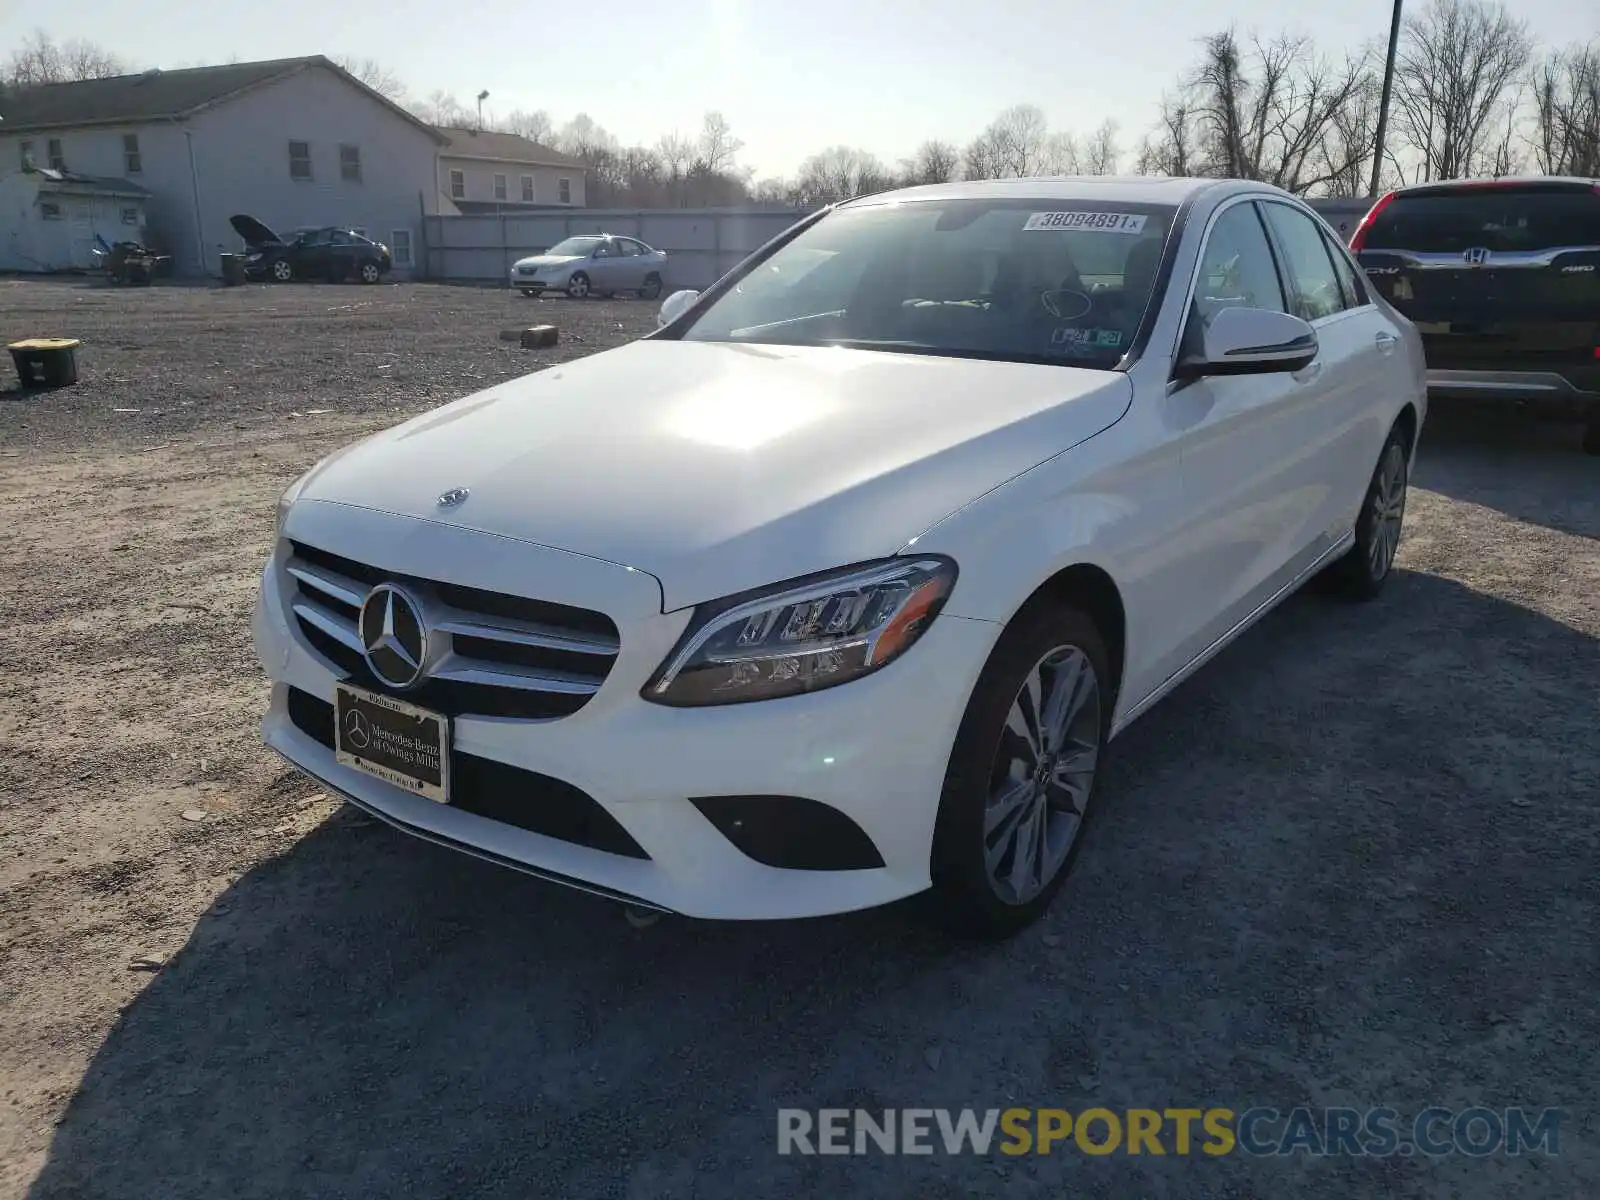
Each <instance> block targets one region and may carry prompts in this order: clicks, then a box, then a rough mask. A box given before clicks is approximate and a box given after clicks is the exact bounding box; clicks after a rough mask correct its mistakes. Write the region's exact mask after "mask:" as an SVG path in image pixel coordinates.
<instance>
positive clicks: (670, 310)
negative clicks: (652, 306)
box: [656, 290, 700, 329]
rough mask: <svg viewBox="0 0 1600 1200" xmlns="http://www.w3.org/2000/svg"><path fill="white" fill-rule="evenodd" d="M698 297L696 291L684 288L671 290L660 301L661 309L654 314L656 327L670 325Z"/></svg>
mask: <svg viewBox="0 0 1600 1200" xmlns="http://www.w3.org/2000/svg"><path fill="white" fill-rule="evenodd" d="M699 298H700V293H699V292H696V291H689V290H684V291H681V292H673V293H672V295H670V296H668V297H667V298H666V299H665V300H663V301H662V302H661V311H660V312H658V313H657V314H656V328H657V329H660V328H663V327H665V326H667V325H671V324H672V323H673V322H674V321H676V320H677V319H678V318H679V317H681V316H683V314H684V313H686V312H688V311H689V306H690V305H691V304H693V303H694V302H695V301H696V300H698V299H699Z"/></svg>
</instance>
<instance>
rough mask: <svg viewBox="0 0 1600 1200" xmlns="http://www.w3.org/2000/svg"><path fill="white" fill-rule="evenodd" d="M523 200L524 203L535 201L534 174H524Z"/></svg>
mask: <svg viewBox="0 0 1600 1200" xmlns="http://www.w3.org/2000/svg"><path fill="white" fill-rule="evenodd" d="M522 202H523V203H524V204H532V203H533V176H532V175H524V176H523V177H522Z"/></svg>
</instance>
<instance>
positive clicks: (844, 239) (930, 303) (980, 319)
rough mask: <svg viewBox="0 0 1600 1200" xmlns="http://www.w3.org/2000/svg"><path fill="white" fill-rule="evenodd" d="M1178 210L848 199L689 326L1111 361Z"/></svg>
mask: <svg viewBox="0 0 1600 1200" xmlns="http://www.w3.org/2000/svg"><path fill="white" fill-rule="evenodd" d="M1175 211H1176V210H1175V209H1173V208H1170V207H1167V206H1164V205H1154V204H1128V203H1109V202H1092V201H1077V200H1037V199H1031V200H1024V201H1016V200H999V201H997V200H945V201H915V202H911V203H903V204H880V205H870V206H864V207H860V208H846V209H842V210H840V211H839V212H837V213H834V214H833V215H831V216H828V217H825V218H823V219H822V220H821V221H820V222H819V223H817V224H816V225H813V226H812V227H811V228H810V229H807V230H806V231H805V232H803V233H801V234H800V235H799V236H798V237H796V238H795V239H794V240H793V241H791V242H789V243H788V244H786V245H785V246H783V247H782V248H781V249H780V250H778V251H777V253H775V254H774V255H773V256H772V257H771V258H769V259H767V260H766V261H765V262H763V263H762V264H761V265H760V266H758V267H757V268H756V269H755V270H754V271H752V272H751V273H750V274H749V275H747V276H745V277H744V278H743V279H741V280H740V281H739V282H738V284H737V285H735V286H734V287H733V288H732V289H731V290H730V291H728V292H727V293H725V294H724V295H722V296H721V297H720V298H719V299H717V300H716V302H715V303H713V304H712V305H711V306H710V307H709V308H707V309H706V311H705V312H704V313H702V314H701V315H700V316H699V317H698V318H696V320H695V322H694V324H693V325H692V326H690V327H689V328H688V329H687V330H685V331H684V332H683V334H682V335H681V336H682V337H683V338H684V339H685V340H688V341H732V342H765V343H775V344H781V345H791V346H849V347H854V348H859V349H868V350H886V351H898V352H902V353H914V354H947V355H951V356H955V357H966V358H993V359H1001V360H1008V361H1017V362H1051V363H1069V364H1071V365H1073V366H1085V367H1099V368H1102V369H1107V370H1109V369H1110V368H1112V367H1114V366H1116V364H1117V363H1118V361H1119V360H1120V359H1121V358H1122V356H1123V355H1124V354H1125V353H1126V352H1127V349H1128V347H1129V346H1130V344H1131V343H1132V341H1133V336H1134V332H1135V331H1136V330H1137V329H1138V327H1139V322H1140V320H1141V318H1142V317H1143V316H1144V311H1145V308H1146V306H1147V305H1148V304H1149V302H1150V295H1151V292H1152V290H1153V288H1154V286H1155V277H1156V268H1157V267H1158V266H1159V264H1160V262H1161V253H1162V247H1163V246H1164V245H1165V243H1166V237H1167V232H1168V230H1169V229H1170V228H1171V225H1172V218H1173V214H1174V212H1175Z"/></svg>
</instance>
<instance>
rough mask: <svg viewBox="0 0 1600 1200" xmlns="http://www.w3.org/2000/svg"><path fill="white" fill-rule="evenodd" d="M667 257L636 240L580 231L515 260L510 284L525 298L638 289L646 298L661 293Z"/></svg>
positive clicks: (575, 296) (650, 298)
mask: <svg viewBox="0 0 1600 1200" xmlns="http://www.w3.org/2000/svg"><path fill="white" fill-rule="evenodd" d="M666 269H667V255H666V252H665V251H663V250H656V249H654V248H652V247H650V246H647V245H645V244H644V243H643V242H641V241H640V240H639V239H638V238H631V237H617V236H614V235H612V234H606V233H594V234H580V235H579V236H577V237H569V238H567V239H566V240H565V241H561V242H557V243H556V244H555V245H554V246H551V247H550V249H548V250H546V251H545V252H544V253H543V254H534V255H530V256H529V257H527V258H519V259H518V260H517V261H516V262H515V263H514V264H513V265H512V267H511V286H512V287H514V288H521V289H522V294H523V295H524V296H538V295H541V294H542V293H544V292H565V293H566V294H567V295H569V296H571V297H573V298H574V299H582V298H583V297H585V296H587V295H589V294H591V293H595V292H598V293H599V294H601V295H613V294H615V293H617V292H637V293H638V294H639V296H640V297H641V298H643V299H645V300H654V299H655V298H656V297H657V296H659V295H660V294H661V286H662V279H663V276H664V273H665V271H666Z"/></svg>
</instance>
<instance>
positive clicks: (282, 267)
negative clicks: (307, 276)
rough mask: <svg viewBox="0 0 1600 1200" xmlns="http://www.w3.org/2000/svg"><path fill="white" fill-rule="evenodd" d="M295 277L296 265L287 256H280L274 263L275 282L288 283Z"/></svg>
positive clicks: (273, 277)
mask: <svg viewBox="0 0 1600 1200" xmlns="http://www.w3.org/2000/svg"><path fill="white" fill-rule="evenodd" d="M293 278H294V267H293V266H292V265H291V264H290V262H289V260H288V259H287V258H280V259H279V260H278V261H277V262H275V263H273V264H272V279H273V282H274V283H288V282H289V281H290V280H291V279H293Z"/></svg>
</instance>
